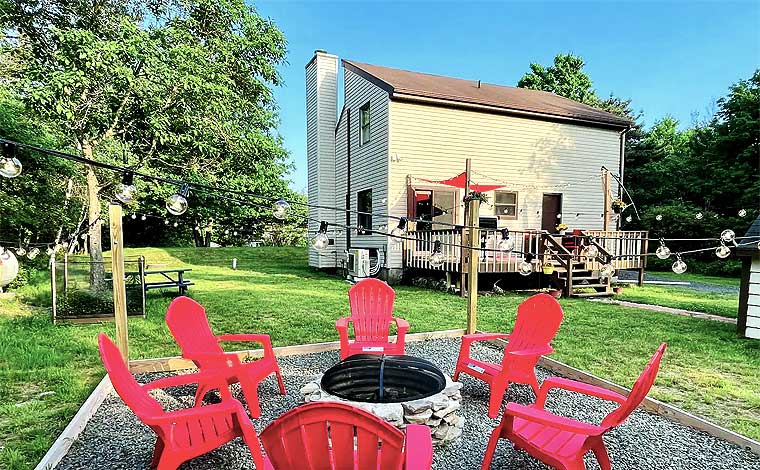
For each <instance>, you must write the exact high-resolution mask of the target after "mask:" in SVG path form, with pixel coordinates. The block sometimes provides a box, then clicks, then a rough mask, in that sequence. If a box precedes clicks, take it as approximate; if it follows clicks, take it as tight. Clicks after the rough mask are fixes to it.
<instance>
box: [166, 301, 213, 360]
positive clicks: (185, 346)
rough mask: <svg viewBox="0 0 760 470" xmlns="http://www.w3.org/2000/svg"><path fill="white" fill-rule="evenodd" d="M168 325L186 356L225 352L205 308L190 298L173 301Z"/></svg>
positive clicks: (168, 311) (167, 317) (167, 319)
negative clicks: (196, 353) (212, 328)
mask: <svg viewBox="0 0 760 470" xmlns="http://www.w3.org/2000/svg"><path fill="white" fill-rule="evenodd" d="M166 325H167V326H168V327H169V331H171V333H172V336H174V340H175V341H176V342H177V344H179V347H180V348H181V349H182V352H183V353H185V354H190V353H194V352H198V353H222V352H224V350H223V349H222V347H221V346H220V345H219V342H218V341H217V340H216V337H215V336H214V334H213V333H212V332H211V326H210V325H209V324H208V318H207V317H206V311H205V310H204V309H203V306H201V304H199V303H198V302H196V301H195V300H193V299H191V298H190V297H184V296H182V297H177V298H176V299H174V300H173V301H172V303H171V305H169V309H168V310H167V311H166Z"/></svg>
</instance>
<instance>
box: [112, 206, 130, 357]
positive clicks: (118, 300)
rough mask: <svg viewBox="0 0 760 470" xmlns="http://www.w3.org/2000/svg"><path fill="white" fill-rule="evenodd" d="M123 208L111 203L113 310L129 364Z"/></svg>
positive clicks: (119, 337) (120, 343) (122, 348)
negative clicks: (122, 224)
mask: <svg viewBox="0 0 760 470" xmlns="http://www.w3.org/2000/svg"><path fill="white" fill-rule="evenodd" d="M121 217H122V212H121V206H120V205H119V204H114V203H111V204H110V205H109V206H108V218H109V219H110V224H111V278H112V279H113V281H112V282H113V310H114V320H115V322H116V346H118V348H119V351H120V352H121V356H122V358H124V362H126V363H127V364H129V335H128V333H127V289H126V286H125V285H124V234H123V232H122V228H121Z"/></svg>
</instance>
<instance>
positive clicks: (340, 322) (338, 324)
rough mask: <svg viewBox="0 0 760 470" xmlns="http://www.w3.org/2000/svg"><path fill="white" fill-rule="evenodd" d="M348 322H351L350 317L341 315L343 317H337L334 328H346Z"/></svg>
mask: <svg viewBox="0 0 760 470" xmlns="http://www.w3.org/2000/svg"><path fill="white" fill-rule="evenodd" d="M350 322H351V317H343V318H339V319H338V320H337V321H336V322H335V329H336V330H340V329H346V328H348V324H349V323H350Z"/></svg>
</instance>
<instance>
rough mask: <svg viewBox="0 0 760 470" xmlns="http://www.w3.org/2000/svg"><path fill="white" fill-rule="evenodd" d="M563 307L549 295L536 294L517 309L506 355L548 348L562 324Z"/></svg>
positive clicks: (505, 351)
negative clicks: (511, 352)
mask: <svg viewBox="0 0 760 470" xmlns="http://www.w3.org/2000/svg"><path fill="white" fill-rule="evenodd" d="M562 316H563V314H562V307H560V305H559V302H557V299H555V298H554V297H552V296H551V295H549V294H536V295H534V296H532V297H529V298H527V299H525V300H524V301H523V302H522V303H521V304H520V306H519V307H517V320H515V327H514V329H513V330H512V333H511V334H510V335H509V342H508V343H507V346H506V347H505V350H504V353H505V354H507V353H508V352H510V351H519V350H525V349H534V348H540V347H543V346H548V345H549V343H551V341H552V340H553V339H554V337H555V336H556V335H557V330H559V325H560V323H562Z"/></svg>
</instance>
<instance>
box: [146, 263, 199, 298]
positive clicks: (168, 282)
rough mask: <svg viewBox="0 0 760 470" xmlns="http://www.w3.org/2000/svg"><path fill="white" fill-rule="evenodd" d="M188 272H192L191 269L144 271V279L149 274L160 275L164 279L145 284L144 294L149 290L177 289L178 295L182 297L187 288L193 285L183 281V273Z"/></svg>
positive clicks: (185, 280) (188, 281)
mask: <svg viewBox="0 0 760 470" xmlns="http://www.w3.org/2000/svg"><path fill="white" fill-rule="evenodd" d="M188 271H192V269H190V268H185V269H156V270H151V271H145V272H144V274H145V277H147V276H148V275H149V274H160V275H161V276H163V277H164V279H162V280H161V281H158V282H145V292H146V293H147V292H148V291H149V290H151V289H166V288H172V287H176V288H177V289H179V293H180V295H184V294H185V293H186V292H187V288H188V287H189V286H192V285H194V284H195V283H194V282H192V281H190V280H188V279H185V273H186V272H188ZM170 274H176V275H177V276H176V278H174V277H172V276H170Z"/></svg>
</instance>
